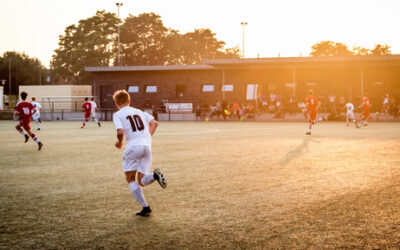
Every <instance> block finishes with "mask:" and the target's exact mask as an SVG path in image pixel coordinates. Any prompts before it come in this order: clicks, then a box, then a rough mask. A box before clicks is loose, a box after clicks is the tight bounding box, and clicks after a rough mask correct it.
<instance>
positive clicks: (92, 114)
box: [89, 97, 101, 127]
mask: <svg viewBox="0 0 400 250" xmlns="http://www.w3.org/2000/svg"><path fill="white" fill-rule="evenodd" d="M89 102H90V103H91V104H92V111H91V113H90V118H92V120H93V121H95V122H96V123H97V125H99V127H100V126H101V124H100V122H99V121H98V120H97V119H96V110H97V104H96V102H95V101H94V97H92V99H91V100H90V101H89Z"/></svg>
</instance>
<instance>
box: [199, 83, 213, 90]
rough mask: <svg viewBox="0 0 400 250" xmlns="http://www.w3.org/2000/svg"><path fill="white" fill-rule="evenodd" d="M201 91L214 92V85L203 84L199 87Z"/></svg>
mask: <svg viewBox="0 0 400 250" xmlns="http://www.w3.org/2000/svg"><path fill="white" fill-rule="evenodd" d="M201 91H202V92H214V85H206V84H205V85H203V86H202V87H201Z"/></svg>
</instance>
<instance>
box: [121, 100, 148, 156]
mask: <svg viewBox="0 0 400 250" xmlns="http://www.w3.org/2000/svg"><path fill="white" fill-rule="evenodd" d="M153 119H154V117H153V116H152V115H150V114H148V113H146V112H143V111H141V110H139V109H135V108H132V107H129V106H126V107H123V108H121V109H120V110H118V111H117V112H116V113H114V115H113V121H114V125H115V128H116V129H117V130H118V129H123V130H124V134H125V138H126V149H128V148H130V147H132V146H135V145H142V146H149V147H151V135H150V131H149V123H150V122H151V121H152V120H153Z"/></svg>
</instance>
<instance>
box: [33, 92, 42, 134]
mask: <svg viewBox="0 0 400 250" xmlns="http://www.w3.org/2000/svg"><path fill="white" fill-rule="evenodd" d="M31 103H32V105H33V106H34V107H35V109H36V112H35V113H34V114H33V115H32V120H33V121H34V122H35V123H36V124H37V130H40V123H41V122H42V121H41V120H40V112H41V111H42V105H40V103H38V102H37V101H36V97H35V96H33V97H32V101H31Z"/></svg>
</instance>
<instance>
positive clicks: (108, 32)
mask: <svg viewBox="0 0 400 250" xmlns="http://www.w3.org/2000/svg"><path fill="white" fill-rule="evenodd" d="M119 21H120V20H119V19H118V18H117V17H116V15H115V14H114V13H109V12H105V11H97V12H96V15H95V16H93V17H90V18H88V19H84V20H80V21H79V24H78V25H70V26H68V27H67V28H66V29H65V34H64V35H62V36H60V41H59V48H58V49H56V50H55V55H53V60H52V67H53V68H54V73H55V74H56V75H58V76H60V77H62V78H64V79H67V80H72V79H74V80H75V82H76V83H78V84H85V83H87V82H88V81H89V78H88V77H89V74H86V73H85V71H84V67H85V66H109V65H110V63H111V60H112V58H114V57H115V51H114V49H113V43H114V41H115V39H116V34H117V33H116V32H117V25H118V23H119Z"/></svg>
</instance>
